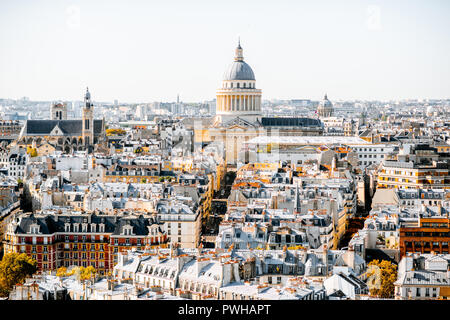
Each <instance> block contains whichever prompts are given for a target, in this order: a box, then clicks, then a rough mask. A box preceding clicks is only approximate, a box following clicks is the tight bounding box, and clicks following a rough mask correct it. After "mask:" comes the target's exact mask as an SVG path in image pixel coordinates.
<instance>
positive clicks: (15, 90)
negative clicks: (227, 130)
mask: <svg viewBox="0 0 450 320" xmlns="http://www.w3.org/2000/svg"><path fill="white" fill-rule="evenodd" d="M449 17H450V1H447V0H442V1H439V0H421V1H419V0H417V1H415V0H405V1H402V0H395V1H392V0H391V1H376V0H371V1H365V0H360V1H351V0H347V1H345V0H344V1H335V0H328V1H326V0H323V1H321V0H316V1H312V0H310V1H301V0H276V1H274V0H273V1H272V0H271V1H264V0H247V1H246V0H226V1H215V0H164V1H162V0H161V1H156V0H155V1H153V0H147V1H138V0H129V1H125V0H122V1H116V0H105V1H97V0H71V1H66V0H54V1H50V0H48V1H43V0H1V1H0V43H1V47H0V98H13V99H17V98H21V97H23V96H27V97H29V98H30V99H31V100H59V99H61V100H81V99H82V96H83V93H84V91H85V88H86V86H89V88H90V91H91V94H92V97H93V99H94V100H96V101H111V102H112V101H113V100H114V99H118V100H119V102H152V101H167V102H170V101H175V100H176V96H177V94H178V93H179V94H180V99H181V100H182V101H186V102H194V101H203V100H211V99H213V98H215V93H216V90H217V88H219V87H220V85H221V79H222V75H223V73H224V71H225V70H226V69H227V67H228V65H229V64H230V63H231V62H232V61H233V57H234V49H235V47H236V45H237V41H238V37H239V36H240V38H241V45H242V47H243V49H244V57H245V61H246V62H247V63H248V64H249V65H250V66H251V67H252V68H253V71H254V72H255V76H256V85H257V88H260V89H262V91H263V99H272V98H279V99H313V100H318V99H322V97H323V95H324V93H328V97H329V99H330V100H338V99H363V100H371V99H408V98H412V99H415V98H417V99H423V98H437V99H439V98H450V93H449V91H450V43H449V39H450V18H449Z"/></svg>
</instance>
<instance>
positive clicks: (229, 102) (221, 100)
mask: <svg viewBox="0 0 450 320" xmlns="http://www.w3.org/2000/svg"><path fill="white" fill-rule="evenodd" d="M260 106H261V96H260V95H250V94H243V95H242V94H240V95H233V94H232V95H217V111H219V112H220V111H224V112H232V111H260V110H261V108H260Z"/></svg>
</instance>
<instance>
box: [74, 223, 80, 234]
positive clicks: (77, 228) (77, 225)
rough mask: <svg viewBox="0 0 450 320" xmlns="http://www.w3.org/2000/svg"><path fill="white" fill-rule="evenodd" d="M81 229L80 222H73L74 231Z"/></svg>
mask: <svg viewBox="0 0 450 320" xmlns="http://www.w3.org/2000/svg"><path fill="white" fill-rule="evenodd" d="M78 230H79V224H78V223H74V224H73V232H78Z"/></svg>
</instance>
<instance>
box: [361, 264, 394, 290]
mask: <svg viewBox="0 0 450 320" xmlns="http://www.w3.org/2000/svg"><path fill="white" fill-rule="evenodd" d="M368 269H369V271H368V274H367V275H368V281H367V284H368V286H369V291H370V295H372V296H376V297H379V298H392V297H393V296H394V289H395V287H394V282H395V281H396V280H397V266H396V265H395V264H393V263H391V262H390V261H387V260H382V261H381V262H380V261H379V260H372V261H371V262H369V264H368Z"/></svg>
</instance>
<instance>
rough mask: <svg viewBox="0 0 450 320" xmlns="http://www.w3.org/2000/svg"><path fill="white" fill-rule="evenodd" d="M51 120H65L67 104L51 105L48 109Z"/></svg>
mask: <svg viewBox="0 0 450 320" xmlns="http://www.w3.org/2000/svg"><path fill="white" fill-rule="evenodd" d="M50 119H51V120H67V104H66V103H62V102H58V103H56V102H55V103H52V105H51V107H50Z"/></svg>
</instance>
